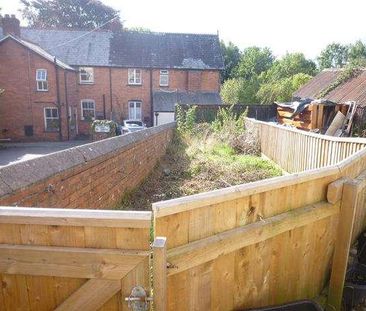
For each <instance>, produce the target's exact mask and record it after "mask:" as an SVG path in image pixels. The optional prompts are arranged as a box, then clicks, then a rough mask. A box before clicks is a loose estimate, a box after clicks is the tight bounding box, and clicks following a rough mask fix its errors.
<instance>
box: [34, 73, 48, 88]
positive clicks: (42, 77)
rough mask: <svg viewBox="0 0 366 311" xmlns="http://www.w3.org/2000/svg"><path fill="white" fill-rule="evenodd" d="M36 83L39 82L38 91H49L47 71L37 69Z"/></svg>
mask: <svg viewBox="0 0 366 311" xmlns="http://www.w3.org/2000/svg"><path fill="white" fill-rule="evenodd" d="M36 81H37V91H39V92H46V91H48V81H47V70H46V69H37V70H36Z"/></svg>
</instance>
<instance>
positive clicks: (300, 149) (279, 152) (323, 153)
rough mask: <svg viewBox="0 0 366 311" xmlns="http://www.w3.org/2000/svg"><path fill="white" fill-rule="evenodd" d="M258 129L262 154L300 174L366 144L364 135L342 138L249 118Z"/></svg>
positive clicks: (339, 159)
mask: <svg viewBox="0 0 366 311" xmlns="http://www.w3.org/2000/svg"><path fill="white" fill-rule="evenodd" d="M246 123H247V126H250V127H254V128H256V129H257V133H258V138H259V140H260V143H261V151H262V153H263V154H264V155H265V156H266V157H268V158H270V159H271V160H273V161H275V162H276V163H277V164H278V165H280V166H281V167H282V168H283V169H284V170H285V171H287V172H289V173H297V172H302V171H306V170H310V169H317V168H322V167H325V166H330V165H336V164H337V163H338V162H340V161H342V160H344V159H346V158H348V157H350V156H351V155H352V154H354V153H356V152H358V151H360V150H362V149H363V148H364V147H365V146H366V139H364V138H342V137H332V136H325V135H318V134H314V133H309V132H304V131H300V130H297V129H293V128H289V127H284V126H280V125H276V124H269V123H265V122H260V121H256V120H250V119H247V121H246Z"/></svg>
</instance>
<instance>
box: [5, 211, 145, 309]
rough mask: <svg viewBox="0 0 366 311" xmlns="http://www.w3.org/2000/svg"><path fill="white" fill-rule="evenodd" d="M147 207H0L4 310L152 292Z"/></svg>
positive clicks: (84, 304)
mask: <svg viewBox="0 0 366 311" xmlns="http://www.w3.org/2000/svg"><path fill="white" fill-rule="evenodd" d="M150 223H151V213H150V212H127V211H101V210H75V209H74V210H67V209H46V208H14V207H0V243H1V244H0V273H1V274H0V284H1V285H2V286H1V288H0V306H1V310H8V311H13V310H37V311H38V310H47V311H48V310H59V311H61V310H68V311H70V310H83V311H85V310H99V309H100V310H127V309H128V303H127V302H126V301H125V298H126V297H129V296H130V293H131V290H132V288H134V287H135V286H142V287H143V288H144V289H145V290H146V291H147V293H148V294H149V292H150V278H149V270H150V269H149V257H150V245H149V235H150Z"/></svg>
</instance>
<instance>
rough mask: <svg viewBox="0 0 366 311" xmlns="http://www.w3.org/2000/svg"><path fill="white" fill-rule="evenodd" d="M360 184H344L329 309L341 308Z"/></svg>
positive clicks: (331, 310)
mask: <svg viewBox="0 0 366 311" xmlns="http://www.w3.org/2000/svg"><path fill="white" fill-rule="evenodd" d="M358 191H359V184H358V182H357V181H355V180H351V181H346V182H345V183H344V186H343V193H342V203H341V211H340V214H339V224H338V230H337V237H336V243H335V249H334V255H333V265H332V272H331V277H330V284H329V292H328V302H327V307H326V310H327V311H334V310H336V311H338V310H341V305H342V295H343V286H344V281H345V278H346V271H347V263H348V255H349V250H350V246H351V241H352V232H353V224H354V220H355V212H356V204H357V196H358Z"/></svg>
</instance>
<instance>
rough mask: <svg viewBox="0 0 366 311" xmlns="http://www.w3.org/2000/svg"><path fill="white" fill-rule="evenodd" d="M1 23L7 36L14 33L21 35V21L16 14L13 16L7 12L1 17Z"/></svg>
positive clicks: (17, 35) (14, 34)
mask: <svg viewBox="0 0 366 311" xmlns="http://www.w3.org/2000/svg"><path fill="white" fill-rule="evenodd" d="M1 25H2V27H3V34H4V35H5V36H6V35H13V36H16V37H20V22H19V19H17V18H16V17H15V15H14V14H12V15H11V16H10V15H9V14H5V16H4V17H3V18H1Z"/></svg>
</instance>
